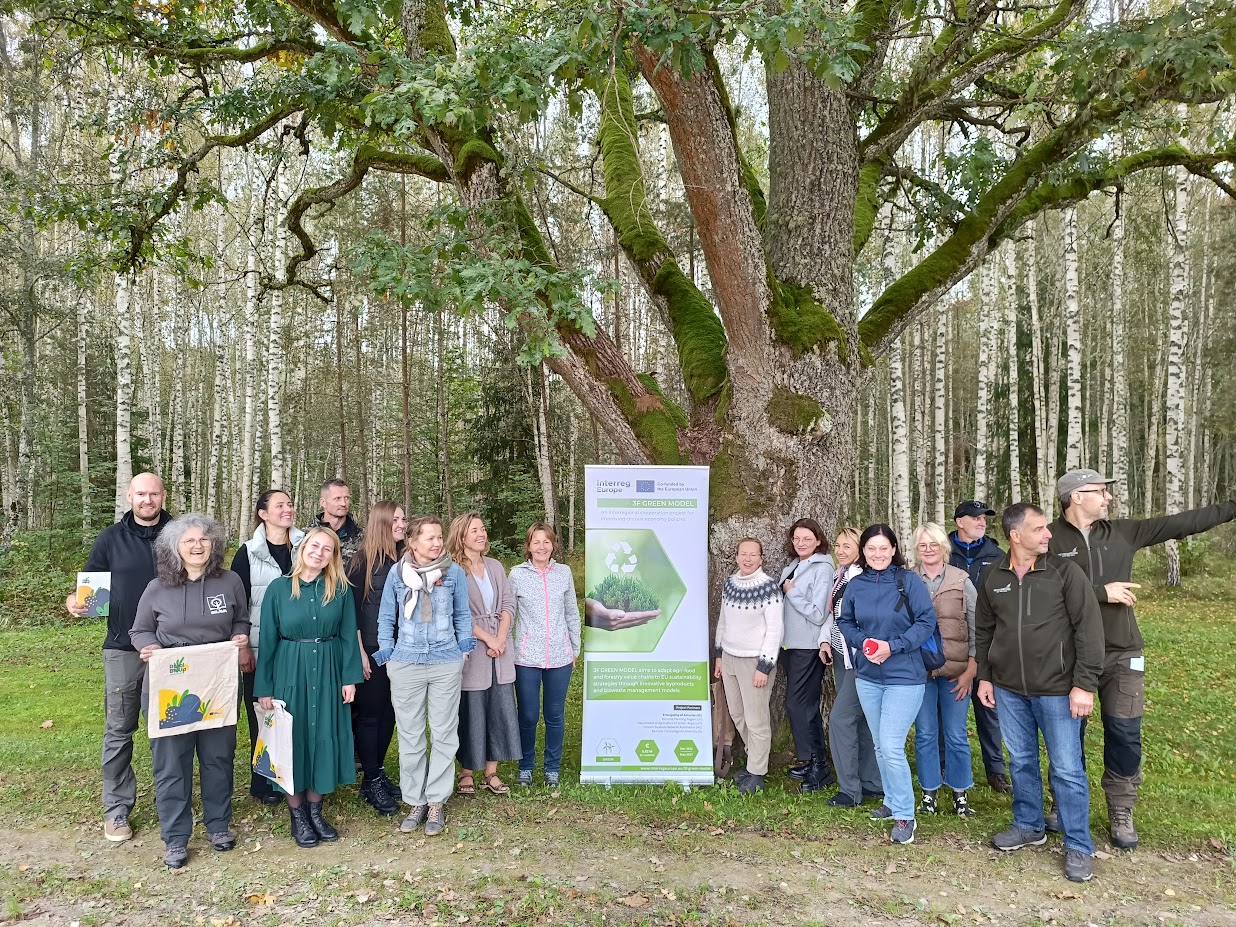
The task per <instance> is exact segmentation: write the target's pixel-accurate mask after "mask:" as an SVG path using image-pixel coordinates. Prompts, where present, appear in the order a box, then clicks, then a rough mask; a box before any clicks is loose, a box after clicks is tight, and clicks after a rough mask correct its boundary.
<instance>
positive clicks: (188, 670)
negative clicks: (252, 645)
mask: <svg viewBox="0 0 1236 927" xmlns="http://www.w3.org/2000/svg"><path fill="white" fill-rule="evenodd" d="M149 665H150V682H149V691H150V710H149V711H148V712H147V713H146V731H147V733H148V734H149V735H150V736H151V737H152V738H154V737H170V736H172V735H173V734H187V733H188V732H190V731H204V730H209V729H211V728H216V727H228V726H229V725H235V724H236V692H237V679H238V678H239V674H240V651H238V650H237V649H236V645H235V644H234V643H233V642H232V641H223V642H222V643H220V644H194V645H192V646H189V647H163V648H160V649H159V650H156V651H154V652H153V653H151V655H150V664H149Z"/></svg>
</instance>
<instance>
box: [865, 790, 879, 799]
mask: <svg viewBox="0 0 1236 927" xmlns="http://www.w3.org/2000/svg"><path fill="white" fill-rule="evenodd" d="M869 798H878V799H880V801H884V793H883V792H881V791H880V790H879V789H876V790H874V791H872V790H871V789H863V801H866V800H867V799H869Z"/></svg>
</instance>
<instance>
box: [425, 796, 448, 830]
mask: <svg viewBox="0 0 1236 927" xmlns="http://www.w3.org/2000/svg"><path fill="white" fill-rule="evenodd" d="M444 830H446V805H444V804H442V802H440V801H439V802H434V803H433V804H432V805H430V806H429V814H428V816H427V817H426V818H425V836H426V837H436V836H437V835H438V834H440V833H442V831H444Z"/></svg>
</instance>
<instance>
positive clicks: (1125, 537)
mask: <svg viewBox="0 0 1236 927" xmlns="http://www.w3.org/2000/svg"><path fill="white" fill-rule="evenodd" d="M1114 482H1115V480H1112V479H1108V478H1107V477H1105V476H1101V475H1100V474H1099V473H1098V472H1097V471H1095V470H1070V471H1069V472H1068V473H1066V474H1064V476H1062V477H1060V479H1059V480H1058V481H1057V482H1056V495H1057V496H1059V497H1060V506H1061V513H1060V517H1059V518H1057V519H1056V520H1055V521H1053V522H1052V523H1051V533H1052V539H1051V546H1050V548H1049V549H1050V550H1051V552H1052V553H1053V554H1055V555H1056V556H1058V557H1063V558H1065V559H1068V560H1071V561H1073V562H1074V563H1076V564H1077V565H1078V567H1080V568H1081V570H1082V572H1083V573H1085V574H1086V576H1087V577H1088V578H1089V580H1090V582H1091V584H1092V585H1093V587H1094V593H1095V595H1096V596H1097V597H1098V600H1099V610H1100V611H1101V612H1102V615H1103V636H1104V639H1105V641H1106V652H1105V654H1104V656H1103V671H1102V673H1101V674H1100V675H1099V714H1100V716H1101V717H1102V720H1103V779H1102V783H1103V793H1104V795H1105V796H1106V797H1107V813H1108V818H1109V820H1110V827H1111V840H1112V843H1113V844H1114V845H1115V846H1117V847H1120V848H1121V849H1122V850H1132V849H1135V848H1136V847H1137V829H1136V828H1135V827H1134V826H1133V805H1134V804H1135V803H1136V801H1137V790H1138V787H1139V786H1140V785H1141V784H1142V710H1143V702H1144V699H1145V670H1146V658H1145V656H1144V655H1143V652H1142V646H1143V644H1142V632H1141V631H1140V630H1139V629H1138V627H1137V619H1136V617H1134V615H1133V604H1134V603H1135V602H1136V601H1137V596H1136V595H1135V594H1134V592H1133V590H1134V589H1137V588H1139V587H1138V585H1137V583H1134V582H1132V581H1131V580H1132V574H1133V555H1134V554H1135V553H1136V552H1137V551H1139V550H1141V549H1142V548H1143V547H1153V546H1154V545H1155V544H1162V543H1163V542H1164V541H1169V540H1172V539H1176V540H1180V539H1181V538H1186V537H1188V536H1189V535H1191V534H1197V533H1198V532H1200V531H1208V530H1210V529H1211V528H1213V527H1215V526H1216V525H1221V524H1223V523H1224V522H1228V521H1231V520H1232V519H1234V518H1236V502H1223V503H1220V504H1219V505H1211V506H1207V507H1206V508H1203V509H1194V510H1193V511H1191V512H1181V513H1180V514H1178V515H1168V516H1167V517H1166V518H1145V519H1141V518H1117V519H1113V520H1111V521H1109V520H1108V518H1107V510H1108V507H1109V506H1110V505H1111V501H1112V495H1111V493H1110V492H1108V489H1107V487H1108V486H1109V485H1110V484H1112V483H1114ZM1085 733H1086V728H1085V725H1083V726H1082V736H1083V737H1084V736H1085Z"/></svg>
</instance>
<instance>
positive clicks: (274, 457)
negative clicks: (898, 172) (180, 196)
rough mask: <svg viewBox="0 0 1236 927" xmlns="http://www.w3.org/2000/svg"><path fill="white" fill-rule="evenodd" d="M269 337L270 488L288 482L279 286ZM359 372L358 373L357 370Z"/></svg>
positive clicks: (283, 235) (278, 198)
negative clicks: (285, 455)
mask: <svg viewBox="0 0 1236 927" xmlns="http://www.w3.org/2000/svg"><path fill="white" fill-rule="evenodd" d="M275 176H276V178H277V179H276V182H275V280H276V281H278V282H282V281H283V280H284V279H285V277H286V273H285V268H284V265H285V264H286V263H287V254H288V230H287V222H286V218H287V199H288V183H287V172H286V171H285V170H284V166H283V160H282V156H281V157H280V161H279V164H278V166H277V167H276V170H275ZM269 331H270V337H269V338H268V339H267V351H266V415H267V420H268V422H269V427H270V485H271V486H283V485H284V484H285V483H286V482H287V479H286V477H287V474H286V473H285V472H284V461H283V418H282V413H281V409H282V401H283V395H282V393H283V290H282V289H280V288H279V287H276V288H275V289H274V290H273V291H271V294H270V325H269ZM358 372H359V371H358Z"/></svg>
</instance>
